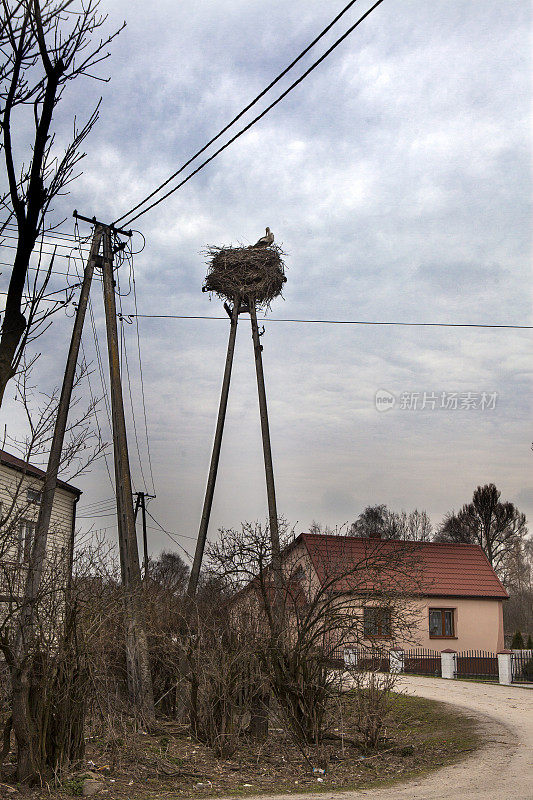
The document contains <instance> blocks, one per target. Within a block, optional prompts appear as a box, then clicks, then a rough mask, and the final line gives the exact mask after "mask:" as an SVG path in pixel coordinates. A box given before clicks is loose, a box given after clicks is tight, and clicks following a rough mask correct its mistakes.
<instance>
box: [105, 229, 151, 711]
mask: <svg viewBox="0 0 533 800" xmlns="http://www.w3.org/2000/svg"><path fill="white" fill-rule="evenodd" d="M103 245H104V257H103V262H102V282H103V289H104V308H105V318H106V329H107V346H108V353H109V377H110V384H111V415H112V427H113V448H114V462H115V486H116V497H117V521H118V537H119V552H120V568H121V574H122V582H123V585H124V594H125V607H124V615H125V623H126V657H127V662H128V674H129V679H130V689H131V692H132V696H133V701H134V703H135V705H136V708H137V710H138V712H139V714H140V717H141V719H142V720H143V722H144V723H145V724H148V725H150V724H151V723H152V722H153V720H154V719H155V706H154V694H153V688H152V678H151V674H150V662H149V656H148V642H147V639H146V631H145V627H144V614H143V609H142V597H141V570H140V567H139V551H138V548H137V536H136V532H135V517H134V512H133V493H132V488H131V475H130V465H129V457H128V442H127V437H126V421H125V418H124V402H123V397H122V384H121V380H120V362H119V346H118V331H117V309H116V303H115V281H114V279H113V248H112V241H111V228H110V227H108V226H106V227H105V228H104V230H103Z"/></svg>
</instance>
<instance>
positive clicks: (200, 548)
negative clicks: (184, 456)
mask: <svg viewBox="0 0 533 800" xmlns="http://www.w3.org/2000/svg"><path fill="white" fill-rule="evenodd" d="M240 307H241V303H240V298H239V297H236V298H235V300H234V302H233V310H232V311H231V323H230V331H229V339H228V351H227V355H226V366H225V368H224V378H223V380H222V391H221V393H220V404H219V408H218V418H217V426H216V430H215V439H214V442H213V452H212V454H211V464H210V466H209V477H208V479H207V486H206V490H205V499H204V507H203V510H202V519H201V520H200V529H199V531H198V539H197V542H196V550H195V553H194V562H193V565H192V568H191V575H190V578H189V585H188V587H187V595H188V596H189V597H194V595H195V594H196V589H197V588H198V578H199V576H200V568H201V566H202V558H203V555H204V549H205V541H206V538H207V529H208V527H209V518H210V517H211V507H212V505H213V495H214V493H215V483H216V480H217V472H218V462H219V459H220V448H221V445H222V434H223V432H224V422H225V421H226V411H227V408H228V396H229V386H230V381H231V368H232V366H233V353H234V352H235V338H236V336H237V323H238V321H239V311H240Z"/></svg>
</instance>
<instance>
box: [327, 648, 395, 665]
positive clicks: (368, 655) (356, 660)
mask: <svg viewBox="0 0 533 800" xmlns="http://www.w3.org/2000/svg"><path fill="white" fill-rule="evenodd" d="M326 658H327V660H328V662H330V663H331V664H332V665H334V666H338V667H344V666H352V667H357V668H358V669H362V670H372V671H379V672H388V671H389V667H390V659H389V652H388V650H386V649H384V648H364V647H357V646H354V647H350V646H349V645H343V646H342V647H336V648H334V649H333V650H331V651H330V652H329V653H327V656H326Z"/></svg>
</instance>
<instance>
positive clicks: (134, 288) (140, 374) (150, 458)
mask: <svg viewBox="0 0 533 800" xmlns="http://www.w3.org/2000/svg"><path fill="white" fill-rule="evenodd" d="M131 278H132V285H133V303H134V306H135V311H136V312H137V311H138V308H137V287H136V285H135V269H134V266H133V259H132V261H131ZM135 329H136V334H137V356H138V359H139V376H140V379H141V400H142V407H143V416H144V432H145V436H146V452H147V454H148V468H149V470H150V480H151V481H152V494H157V492H156V490H155V483H154V471H153V468H152V454H151V452H150V439H149V436H148V421H147V414H146V398H145V394H144V377H143V368H142V357H141V337H140V333H139V318H138V317H136V318H135Z"/></svg>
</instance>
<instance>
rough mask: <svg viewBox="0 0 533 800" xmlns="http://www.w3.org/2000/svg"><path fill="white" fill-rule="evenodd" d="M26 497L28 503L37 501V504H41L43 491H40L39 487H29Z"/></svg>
mask: <svg viewBox="0 0 533 800" xmlns="http://www.w3.org/2000/svg"><path fill="white" fill-rule="evenodd" d="M26 499H27V501H28V503H35V504H36V505H39V504H40V502H41V492H39V491H38V490H37V489H28V490H27V491H26Z"/></svg>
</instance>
